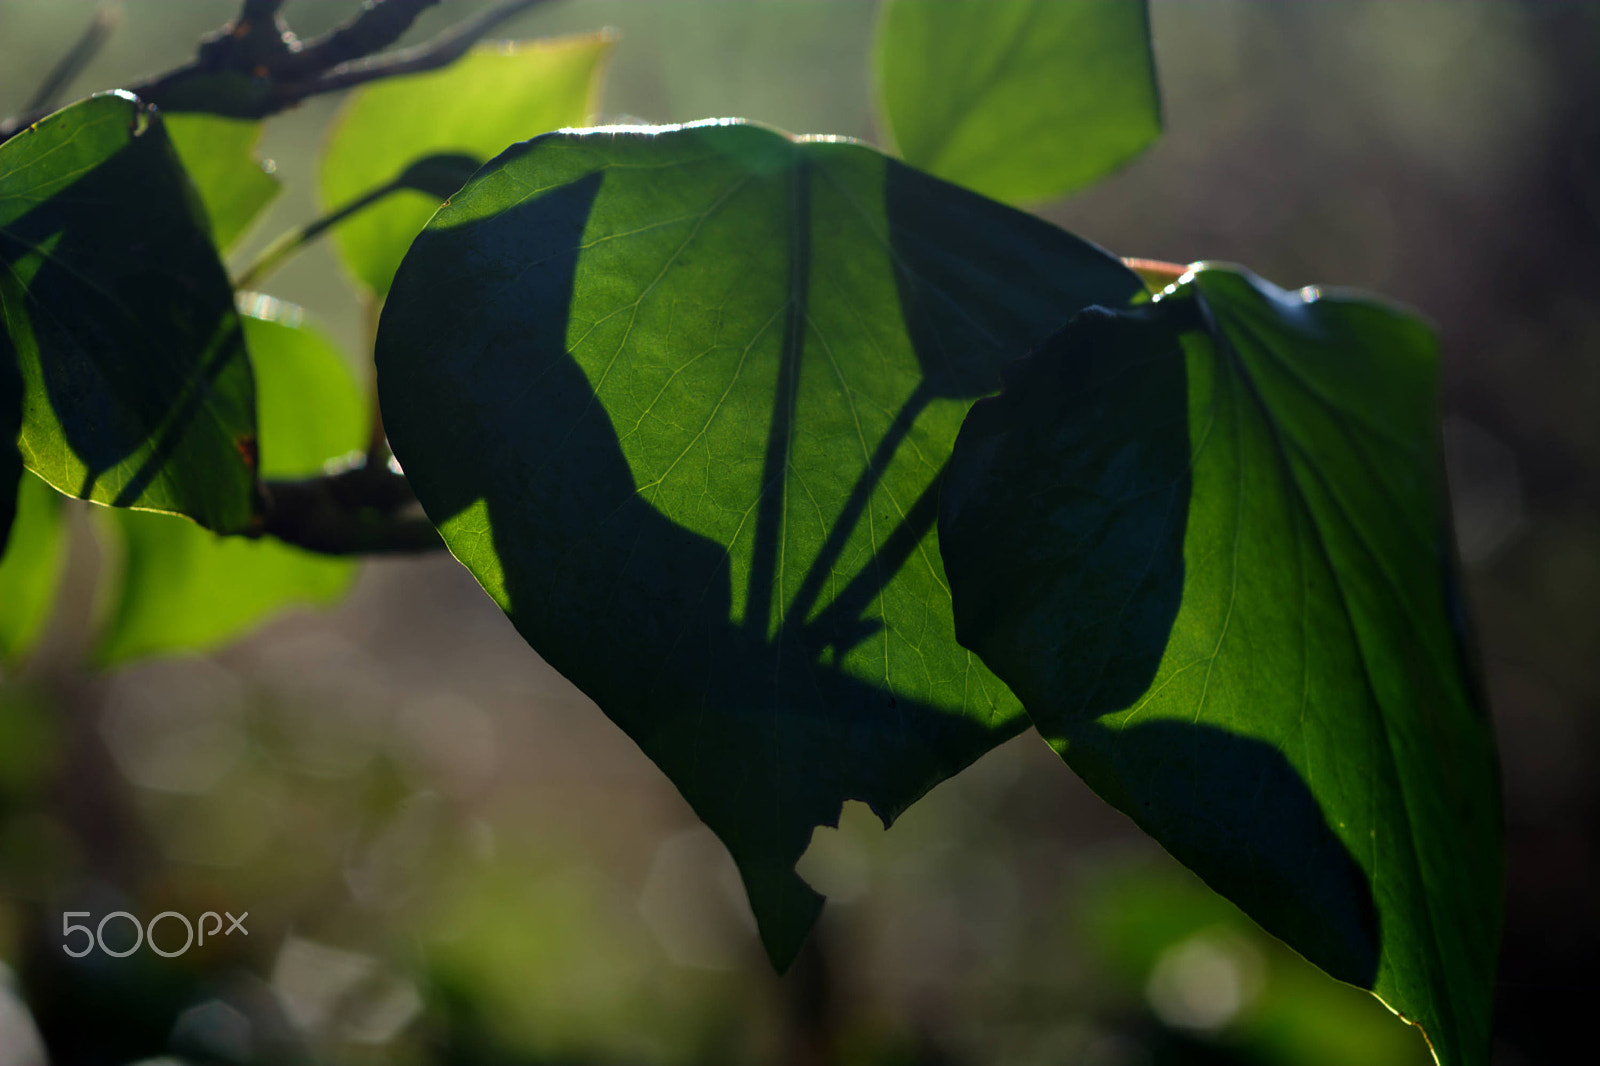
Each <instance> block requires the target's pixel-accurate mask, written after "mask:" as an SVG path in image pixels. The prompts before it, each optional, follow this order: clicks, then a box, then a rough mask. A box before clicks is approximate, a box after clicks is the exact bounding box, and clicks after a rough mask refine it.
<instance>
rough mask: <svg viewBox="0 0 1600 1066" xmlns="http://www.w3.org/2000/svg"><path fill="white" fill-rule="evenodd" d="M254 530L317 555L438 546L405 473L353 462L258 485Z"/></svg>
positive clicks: (435, 532)
mask: <svg viewBox="0 0 1600 1066" xmlns="http://www.w3.org/2000/svg"><path fill="white" fill-rule="evenodd" d="M261 495H262V503H263V515H262V523H261V526H260V528H259V529H258V530H257V531H256V532H257V533H258V534H265V535H268V536H272V537H276V538H277V539H279V540H281V541H283V542H284V543H285V544H293V545H294V546H295V547H297V548H304V549H305V550H307V551H313V552H316V553H318V554H319V555H375V554H397V553H410V552H427V551H437V550H439V549H441V548H443V547H444V541H443V540H442V539H440V537H439V531H438V530H436V529H434V528H433V523H431V522H429V521H428V519H427V516H426V515H424V514H423V513H422V509H421V507H420V506H419V505H418V504H417V498H416V496H414V495H413V494H412V492H411V486H410V485H409V484H407V483H406V479H405V476H404V475H403V474H401V473H399V472H398V471H397V470H395V469H393V468H391V467H389V466H358V467H354V468H352V469H350V470H345V471H341V472H339V473H336V474H328V475H325V476H323V477H315V478H307V479H305V480H304V481H267V482H264V483H263V484H262V486H261Z"/></svg>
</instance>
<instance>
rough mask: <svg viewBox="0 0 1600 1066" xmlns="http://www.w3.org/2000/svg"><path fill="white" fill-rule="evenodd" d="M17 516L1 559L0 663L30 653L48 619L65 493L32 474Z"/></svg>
mask: <svg viewBox="0 0 1600 1066" xmlns="http://www.w3.org/2000/svg"><path fill="white" fill-rule="evenodd" d="M16 499H17V517H16V521H15V522H14V523H13V524H12V526H11V540H10V542H9V543H8V544H7V545H6V546H5V557H4V559H0V605H4V608H3V610H0V663H4V664H11V663H14V662H15V661H16V660H17V659H19V658H21V657H23V656H25V655H27V653H28V650H29V649H30V648H31V647H32V646H33V642H34V641H35V640H36V639H37V638H38V636H39V632H40V630H41V629H42V628H43V627H44V624H45V621H46V619H47V618H48V617H49V613H50V607H51V605H52V604H53V603H54V601H55V597H56V590H57V583H58V582H59V581H60V578H61V568H62V566H63V565H64V564H65V563H66V542H65V538H64V536H63V530H62V525H61V494H60V493H58V492H56V491H55V490H54V489H52V488H51V487H50V486H48V485H46V484H45V483H44V482H43V481H41V480H39V479H38V478H37V477H34V476H33V475H31V474H23V475H22V481H21V484H20V485H19V487H18V492H17V498H16Z"/></svg>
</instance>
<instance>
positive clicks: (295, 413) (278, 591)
mask: <svg viewBox="0 0 1600 1066" xmlns="http://www.w3.org/2000/svg"><path fill="white" fill-rule="evenodd" d="M245 307H246V308H247V309H248V311H249V313H248V314H247V315H245V317H244V320H243V321H244V332H245V340H246V341H247V342H248V343H249V346H250V355H251V360H252V361H253V363H254V365H255V370H256V396H257V402H258V404H259V415H258V417H259V419H260V423H261V441H262V448H261V471H262V476H264V477H269V478H300V477H309V476H312V475H315V474H317V473H319V472H320V471H321V470H322V468H323V466H324V465H325V464H326V463H327V462H328V461H329V460H330V459H337V458H339V457H341V456H345V455H348V454H349V453H351V452H353V451H355V450H356V449H358V448H360V447H361V445H362V443H363V440H364V438H365V434H366V405H365V402H364V400H363V396H362V390H361V388H360V386H359V385H358V384H357V383H356V379H355V375H354V374H353V373H352V372H351V370H350V368H349V365H348V364H347V363H346V362H345V360H344V358H343V357H342V356H340V354H339V352H338V350H337V349H336V348H335V347H334V346H333V344H332V343H331V342H329V341H328V340H327V339H326V338H325V337H324V336H323V335H322V334H321V333H320V332H318V331H317V330H315V329H314V328H312V327H311V326H309V325H307V324H305V323H304V322H303V321H302V320H301V315H300V312H299V310H298V309H297V308H294V307H289V306H285V305H283V304H280V303H278V301H276V300H273V299H271V298H270V297H261V296H257V297H248V298H246V300H245ZM106 521H107V522H108V523H110V524H111V526H112V528H113V530H114V532H115V534H116V535H117V537H118V539H120V541H121V543H122V547H123V553H122V554H123V567H122V575H121V579H120V582H119V583H118V584H117V585H116V586H115V587H114V590H113V596H114V602H113V605H112V609H111V612H110V616H109V622H108V624H107V627H106V630H105V632H104V633H103V634H102V636H101V640H100V645H99V649H98V658H99V659H100V661H101V662H102V663H106V664H111V663H118V662H123V661H126V660H128V659H131V658H135V657H137V656H142V655H154V654H161V653H165V652H173V651H205V650H208V649H210V648H214V647H217V646H218V645H221V644H224V643H226V642H227V641H229V640H232V639H234V638H235V637H238V636H240V635H241V634H243V633H244V632H246V631H247V630H249V629H250V628H252V627H254V626H256V625H258V624H259V623H261V622H262V621H264V620H265V619H266V618H268V617H270V616H271V615H273V614H275V613H277V612H278V611H281V610H282V609H284V608H285V607H289V606H292V605H297V604H313V605H315V604H328V603H332V602H334V601H335V600H337V599H338V598H339V597H341V596H342V595H343V594H344V593H345V591H346V590H347V589H348V588H349V587H350V582H351V581H352V580H353V579H354V577H355V573H356V564H355V563H354V562H353V561H351V560H349V559H345V558H333V557H330V556H326V555H316V554H313V553H311V552H307V551H303V550H301V549H299V548H295V547H292V546H290V545H287V544H283V543H280V542H278V541H276V540H271V539H266V538H264V539H261V540H251V539H247V538H244V537H219V536H217V535H215V534H213V533H208V532H207V531H206V530H203V529H201V528H200V527H198V526H196V525H194V524H193V523H192V522H186V521H184V520H183V519H181V518H174V517H171V516H169V515H156V514H140V513H138V512H134V511H111V512H107V514H106Z"/></svg>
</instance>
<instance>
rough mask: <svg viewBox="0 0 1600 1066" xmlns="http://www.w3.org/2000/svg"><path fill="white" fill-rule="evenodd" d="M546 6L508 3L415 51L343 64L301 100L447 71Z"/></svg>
mask: <svg viewBox="0 0 1600 1066" xmlns="http://www.w3.org/2000/svg"><path fill="white" fill-rule="evenodd" d="M545 2H546V0H506V2H505V3H503V4H498V5H496V6H495V7H492V8H490V9H489V10H487V11H485V12H483V13H482V14H480V15H478V16H477V17H476V18H472V19H468V20H467V21H466V22H463V23H460V24H459V25H456V26H452V27H451V28H450V29H448V30H446V31H445V32H443V33H441V34H439V36H437V37H435V38H433V39H432V40H431V41H428V42H427V43H425V44H420V45H418V46H416V47H415V48H407V49H405V50H404V51H400V52H390V53H388V54H386V55H378V56H368V57H365V58H362V59H359V60H352V61H350V62H348V63H342V64H340V65H339V66H337V67H334V68H333V69H331V70H329V71H328V72H327V73H326V74H324V75H323V76H322V77H320V78H318V79H317V80H316V82H315V83H314V84H313V85H312V86H311V87H310V88H309V89H308V90H306V91H304V92H303V94H302V95H301V97H300V99H302V100H303V99H305V98H306V97H310V96H316V95H319V94H321V93H331V92H337V91H338V90H340V89H348V88H350V87H352V86H355V85H360V84H362V83H363V82H369V81H376V80H378V79H379V78H392V77H396V76H397V75H402V74H421V73H423V72H424V71H429V70H438V69H439V68H440V67H447V66H449V65H450V64H451V63H454V62H455V61H456V60H458V59H460V58H461V57H462V56H464V55H466V54H467V51H468V50H469V49H470V48H471V47H472V46H473V45H474V44H476V43H477V42H478V41H479V40H481V39H482V38H483V37H484V36H485V35H486V34H488V33H489V31H490V30H493V29H494V28H495V27H496V26H498V25H500V24H501V23H503V22H506V21H507V20H509V19H511V18H512V17H514V16H516V15H520V14H522V12H524V11H526V10H527V9H529V8H531V7H533V6H535V5H537V4H542V3H545Z"/></svg>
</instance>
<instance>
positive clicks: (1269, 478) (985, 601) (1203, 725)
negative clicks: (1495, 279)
mask: <svg viewBox="0 0 1600 1066" xmlns="http://www.w3.org/2000/svg"><path fill="white" fill-rule="evenodd" d="M1437 388H1438V356H1437V352H1436V348H1435V342H1434V339H1433V336H1432V335H1431V333H1430V332H1429V330H1428V329H1427V328H1426V327H1425V326H1424V325H1422V324H1421V323H1420V322H1418V321H1417V320H1416V319H1414V318H1412V317H1410V316H1408V315H1406V314H1404V313H1401V312H1399V311H1396V310H1393V309H1391V308H1389V307H1386V306H1383V305H1380V304H1377V303H1374V302H1372V301H1370V300H1367V299H1364V298H1361V297H1359V296H1354V295H1348V294H1342V293H1319V292H1318V291H1317V290H1315V289H1305V290H1301V291H1300V292H1298V293H1287V292H1284V291H1283V290H1281V289H1278V288H1276V287H1274V286H1272V285H1270V284H1268V283H1266V282H1264V281H1261V280H1260V279H1258V278H1255V277H1254V276H1252V275H1250V274H1248V273H1246V272H1244V271H1241V270H1237V269H1234V268H1226V267H1215V266H1202V267H1199V268H1197V269H1196V270H1195V271H1193V272H1192V273H1191V274H1189V275H1187V276H1186V277H1185V278H1184V279H1183V280H1182V282H1181V283H1179V284H1177V285H1175V286H1173V287H1172V288H1170V289H1168V290H1166V291H1165V292H1164V293H1163V294H1162V295H1161V296H1160V297H1159V298H1158V300H1157V302H1156V303H1154V304H1153V305H1151V306H1150V307H1149V308H1147V309H1141V310H1139V311H1136V312H1129V313H1123V314H1112V313H1110V312H1102V311H1092V312H1088V313H1086V314H1084V315H1083V316H1081V317H1080V318H1079V319H1077V320H1076V321H1075V322H1073V323H1072V324H1071V325H1069V326H1068V327H1067V328H1066V329H1065V330H1063V331H1062V332H1061V333H1060V334H1058V335H1057V336H1056V337H1054V338H1053V339H1052V340H1051V341H1050V342H1049V343H1048V344H1047V345H1045V346H1044V347H1043V348H1042V349H1041V350H1040V351H1039V352H1038V353H1037V354H1035V355H1034V356H1031V357H1030V358H1029V359H1027V360H1026V361H1024V362H1023V363H1021V364H1019V365H1018V367H1017V369H1016V370H1015V371H1014V372H1013V373H1012V374H1010V375H1009V376H1008V381H1007V385H1006V389H1005V391H1004V393H1002V395H1001V396H1000V397H999V398H997V399H994V400H991V401H986V402H984V403H981V404H979V405H978V406H976V407H974V409H973V411H972V413H971V415H970V416H969V418H968V419H967V423H966V425H965V426H964V427H963V429H962V431H961V436H960V438H959V439H958V441H957V443H956V448H955V454H954V456H953V457H952V460H951V468H950V473H949V476H948V479H947V481H946V485H945V493H944V497H943V500H942V504H941V514H940V536H941V543H942V545H943V548H944V559H945V565H946V567H947V568H948V572H949V575H950V584H951V590H952V594H953V596H954V601H955V611H956V619H957V632H958V634H959V636H960V639H961V641H962V643H963V644H965V645H966V646H968V647H970V648H973V649H974V650H976V651H977V652H978V653H979V654H980V655H981V656H983V659H984V661H985V662H986V663H988V664H989V666H990V667H991V668H993V669H994V671H995V672H996V673H997V674H999V676H1000V677H1002V678H1003V679H1004V680H1005V681H1006V683H1007V684H1008V685H1010V686H1011V688H1012V691H1014V692H1015V693H1016V694H1017V696H1018V697H1019V698H1021V700H1022V702H1023V704H1024V706H1025V707H1026V708H1027V711H1028V715H1029V717H1030V718H1031V719H1032V720H1033V722H1034V724H1035V725H1036V726H1037V727H1038V729H1039V731H1040V733H1041V734H1043V735H1044V737H1045V739H1046V740H1048V741H1049V742H1050V744H1051V745H1052V746H1053V747H1055V748H1056V750H1057V751H1058V752H1060V753H1061V754H1062V756H1063V757H1064V758H1065V759H1066V761H1067V762H1068V763H1069V764H1070V765H1071V766H1072V767H1073V768H1074V769H1075V770H1076V771H1077V772H1078V773H1079V774H1080V775H1081V776H1082V777H1083V778H1084V780H1085V781H1087V782H1088V783H1089V785H1090V786H1091V787H1092V788H1094V789H1095V791H1097V792H1098V793H1100V795H1102V796H1103V797H1105V798H1106V799H1107V800H1109V801H1110V802H1111V803H1112V804H1114V805H1115V806H1117V807H1118V808H1120V809H1121V810H1123V811H1125V812H1127V813H1128V814H1129V815H1130V816H1131V817H1133V819H1134V820H1135V821H1136V822H1138V823H1139V825H1140V826H1142V827H1143V828H1144V829H1145V830H1146V831H1148V832H1149V833H1150V834H1151V835H1152V836H1154V837H1155V838H1156V839H1157V840H1159V841H1160V842H1161V843H1162V844H1163V845H1165V846H1166V848H1167V849H1168V850H1169V851H1171V852H1172V853H1173V854H1174V855H1175V856H1177V857H1178V858H1179V859H1180V860H1181V861H1183V862H1184V863H1185V864H1186V865H1188V866H1189V867H1190V868H1191V869H1193V870H1195V871H1196V872H1197V873H1199V874H1200V875H1201V876H1202V877H1203V878H1205V879H1206V880H1207V881H1208V882H1209V883H1210V884H1211V885H1212V887H1214V888H1216V889H1217V890H1218V891H1220V892H1221V893H1222V894H1223V895H1225V896H1227V897H1228V898H1229V899H1232V900H1233V901H1234V902H1235V903H1237V904H1239V906H1240V907H1242V908H1243V909H1244V910H1245V911H1246V913H1248V914H1250V915H1251V916H1252V917H1253V918H1255V919H1256V920H1257V921H1259V922H1260V923H1261V924H1262V925H1263V926H1264V927H1265V928H1266V929H1267V930H1268V931H1270V932H1272V933H1274V934H1276V935H1277V936H1279V937H1281V938H1282V939H1283V940H1285V941H1286V942H1287V943H1288V944H1289V945H1290V946H1292V947H1294V948H1295V949H1296V950H1298V951H1299V952H1300V953H1301V954H1303V955H1304V956H1305V957H1306V958H1308V959H1310V960H1311V961H1312V962H1314V963H1316V964H1317V965H1319V966H1321V967H1322V968H1323V969H1324V970H1326V971H1327V972H1328V973H1330V974H1332V975H1333V976H1335V977H1338V978H1340V979H1342V980H1345V981H1348V982H1351V983H1353V984H1356V985H1360V986H1361V987H1364V988H1368V989H1371V990H1372V991H1374V992H1375V993H1376V994H1377V995H1378V996H1379V997H1380V998H1381V999H1382V1000H1383V1001H1384V1002H1385V1003H1387V1004H1388V1005H1389V1006H1390V1007H1391V1008H1392V1009H1394V1010H1395V1011H1397V1012H1398V1013H1400V1014H1401V1015H1402V1016H1404V1017H1405V1018H1406V1019H1407V1020H1409V1021H1411V1022H1413V1023H1415V1024H1417V1025H1419V1026H1421V1027H1422V1029H1423V1030H1424V1032H1425V1034H1426V1035H1427V1037H1428V1039H1429V1041H1430V1043H1431V1045H1432V1047H1433V1050H1434V1052H1435V1054H1436V1056H1437V1057H1438V1059H1439V1061H1440V1062H1442V1063H1447V1064H1455V1063H1483V1062H1486V1061H1487V1056H1488V1030H1489V1007H1490V994H1491V988H1492V980H1493V976H1494V969H1495V953H1496V949H1497V944H1498V938H1499V928H1500V884H1501V854H1500V813H1499V799H1498V784H1497V772H1496V767H1495V755H1494V747H1493V739H1492V735H1491V732H1490V728H1489V723H1488V721H1487V718H1486V715H1485V713H1484V709H1483V706H1482V703H1481V699H1480V696H1479V694H1478V692H1477V690H1476V685H1475V682H1474V674H1473V667H1472V665H1471V663H1470V660H1469V658H1468V655H1467V653H1466V651H1465V650H1464V644H1465V642H1464V640H1463V637H1462V625H1461V623H1460V621H1459V617H1458V613H1457V610H1458V609H1457V597H1456V592H1455V578H1454V574H1453V569H1452V565H1453V564H1452V562H1451V558H1452V552H1451V545H1450V540H1449V534H1448V531H1447V529H1448V527H1447V525H1446V523H1445V520H1444V516H1445V514H1446V498H1445V488H1444V484H1443V478H1442V468H1441V460H1440V453H1439V441H1438V437H1439V427H1438V412H1437Z"/></svg>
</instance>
